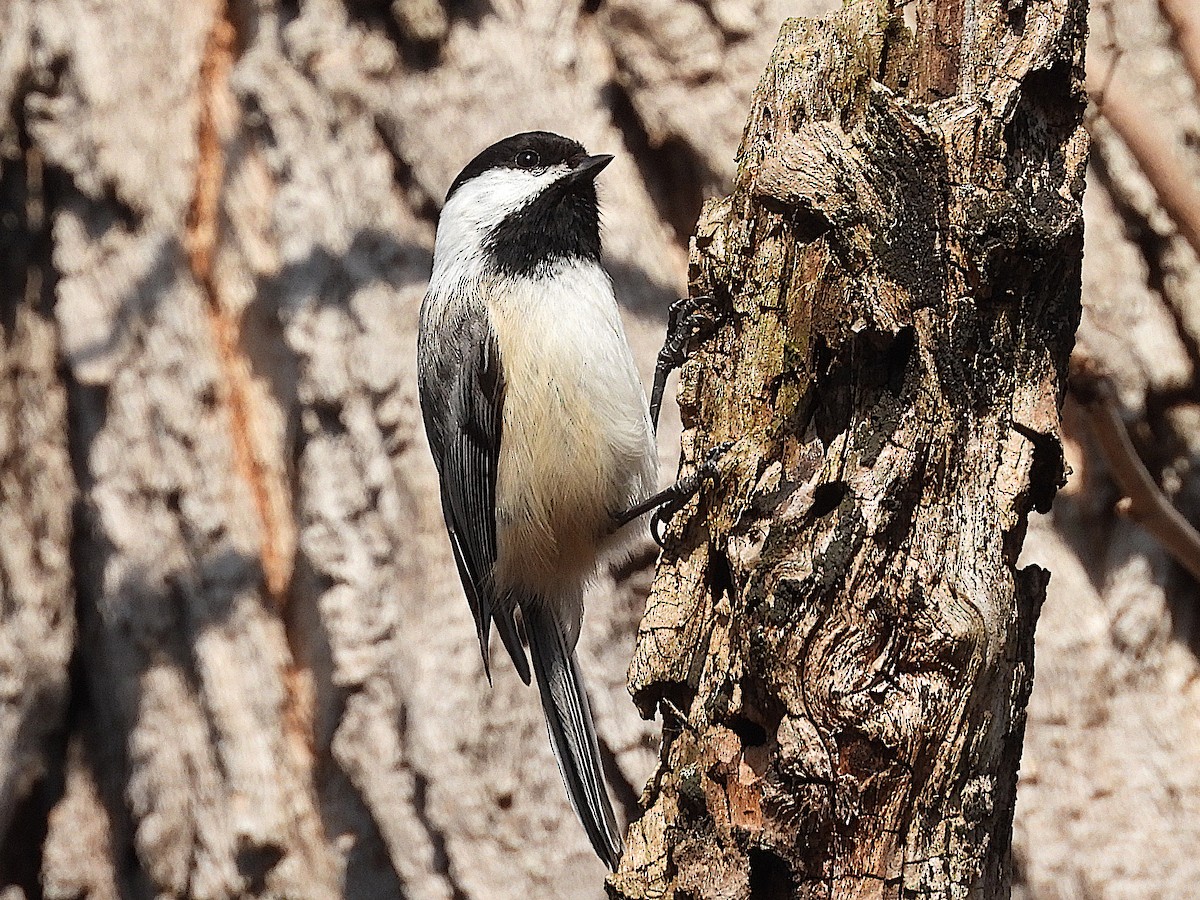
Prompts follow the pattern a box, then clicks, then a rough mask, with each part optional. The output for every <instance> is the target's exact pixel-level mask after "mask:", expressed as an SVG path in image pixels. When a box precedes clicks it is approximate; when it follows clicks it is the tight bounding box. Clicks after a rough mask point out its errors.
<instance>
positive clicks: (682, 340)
mask: <svg viewBox="0 0 1200 900" xmlns="http://www.w3.org/2000/svg"><path fill="white" fill-rule="evenodd" d="M713 299H714V298H713V296H712V295H711V294H704V295H702V296H700V297H684V298H683V299H682V300H676V301H675V302H674V303H672V304H671V306H670V308H669V309H668V310H667V337H666V339H665V340H664V341H663V346H662V349H661V350H659V351H658V363H657V365H655V367H654V388H653V390H651V392H650V421H651V422H652V423H653V425H654V431H655V433H657V432H658V413H659V410H661V409H662V399H663V391H664V390H666V387H667V376H668V375H670V374H671V372H673V371H674V370H675V369H678V368H679V367H680V366H681V365H683V363H684V361H685V360H686V359H687V350H688V345H689V344H690V343H691V342H692V341H693V340H696V339H699V338H705V337H708V336H709V335H711V334H712V333H713V332H714V331H716V330H717V329H718V328H719V327H720V326H721V324H722V323H723V322H725V320H726V319H727V318H728V314H727V313H721V312H717V311H716V310H714V309H713V308H712V306H711V304H712V302H713Z"/></svg>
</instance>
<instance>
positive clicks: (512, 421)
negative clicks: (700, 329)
mask: <svg viewBox="0 0 1200 900" xmlns="http://www.w3.org/2000/svg"><path fill="white" fill-rule="evenodd" d="M612 160H613V156H611V155H609V154H599V155H591V154H589V153H588V152H587V151H586V150H585V149H584V147H583V145H582V144H580V143H579V142H578V141H575V140H572V139H570V138H567V137H563V136H561V135H558V134H554V133H551V132H547V131H529V132H524V133H521V134H515V135H512V136H511V137H506V138H504V139H503V140H500V141H497V142H496V143H494V144H492V145H491V146H489V147H487V148H486V149H485V150H483V151H482V152H480V153H479V154H478V155H477V156H475V157H474V159H472V160H471V161H470V162H469V163H467V165H466V166H465V167H464V168H463V170H462V171H461V172H460V173H459V174H458V176H457V177H456V178H455V179H454V181H453V183H452V184H451V185H450V189H449V191H448V192H447V194H446V201H445V204H444V206H443V207H442V210H441V213H440V216H439V219H438V225H437V234H436V237H435V241H434V254H433V273H432V275H431V278H430V282H429V289H428V291H427V293H426V295H425V299H424V301H423V302H422V304H421V312H420V321H419V327H418V338H417V366H418V388H419V396H420V403H421V411H422V417H423V419H424V424H425V429H426V434H427V436H428V440H429V446H430V450H431V452H432V454H433V458H434V463H435V466H436V468H437V471H438V476H439V483H440V488H441V503H442V512H443V515H444V518H445V523H446V530H447V533H448V535H449V539H450V545H451V548H452V551H453V555H454V559H455V562H456V564H457V568H458V573H459V576H460V578H461V581H462V584H463V590H464V593H465V594H466V596H467V600H468V603H469V605H470V608H471V612H472V613H473V615H474V619H475V626H476V634H477V637H478V640H479V646H480V650H481V652H482V655H483V666H484V671H485V673H486V674H487V677H488V680H489V682H490V680H491V671H490V666H489V662H488V649H489V641H490V634H491V628H492V626H493V625H494V626H495V629H496V631H497V633H498V634H499V636H500V640H501V642H502V644H503V645H504V647H505V649H506V650H507V651H508V655H509V657H510V658H511V659H512V663H513V665H514V667H515V668H516V671H517V673H518V675H519V676H520V677H521V679H522V680H523V681H524V682H525V684H527V685H528V684H529V683H530V675H531V666H532V675H533V677H534V678H535V679H536V682H537V685H538V689H539V693H540V696H541V702H542V707H543V711H544V713H545V719H546V726H547V731H548V733H549V737H550V745H551V747H552V749H553V751H554V756H555V758H556V760H557V762H558V768H559V772H560V774H561V775H562V779H563V782H564V784H565V785H566V789H567V795H568V797H569V799H570V802H571V805H572V807H573V808H574V810H575V813H576V815H577V816H578V818H579V820H580V822H581V823H582V825H583V828H584V830H585V831H586V833H587V836H588V839H589V841H590V842H591V845H592V847H593V849H594V850H595V851H596V854H597V855H598V856H599V857H600V859H601V861H603V862H604V863H605V864H606V865H607V866H608V867H609V869H610V870H613V871H615V870H616V868H617V866H618V863H619V860H620V856H621V854H622V852H623V845H622V840H621V834H620V831H619V829H618V827H617V823H616V816H615V815H614V812H613V807H612V803H611V801H610V799H609V796H608V792H607V790H606V787H605V783H604V778H603V775H602V770H601V764H600V754H599V749H598V744H597V740H596V731H595V726H594V724H593V720H592V714H591V709H590V706H589V703H588V696H587V692H586V689H585V686H584V682H583V677H582V673H581V671H580V666H579V660H578V657H577V654H576V652H575V648H576V644H577V642H578V640H579V634H580V628H581V625H582V621H583V607H584V594H585V591H586V589H587V587H588V585H589V583H590V582H591V581H592V579H593V578H594V576H595V573H596V571H597V566H598V562H599V560H600V559H601V557H602V556H603V555H605V554H607V553H612V552H620V551H622V550H625V551H626V552H628V551H629V550H630V549H631V547H632V545H633V544H632V542H633V539H634V536H635V535H636V529H635V523H636V522H637V521H638V520H639V518H640V516H641V515H642V514H643V513H645V512H646V511H648V510H649V509H651V508H653V507H654V505H655V503H656V502H657V501H656V496H657V495H655V493H654V492H655V488H656V486H657V481H658V456H657V451H656V448H655V440H654V431H655V426H654V423H652V421H651V417H650V413H649V408H648V406H647V402H646V395H645V391H644V389H643V386H642V383H641V379H640V378H639V376H638V372H637V369H636V367H635V364H634V359H633V354H632V352H631V350H630V348H629V344H628V341H627V339H626V337H625V331H624V328H623V326H622V323H621V317H620V313H619V312H618V308H617V301H616V296H615V293H614V289H613V284H612V280H611V279H610V277H609V275H608V274H607V272H606V271H605V269H604V267H603V266H602V265H601V259H600V250H601V238H600V212H599V204H598V199H597V194H596V178H597V176H598V175H599V174H600V173H601V172H602V171H603V170H604V169H605V167H606V166H608V164H609V163H610V162H611V161H612ZM518 619H519V622H520V626H518ZM522 630H523V633H524V637H525V639H526V641H527V643H528V648H529V656H528V659H527V658H526V655H525V649H524V646H523V643H522V639H521V635H522Z"/></svg>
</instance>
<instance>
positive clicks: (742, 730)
mask: <svg viewBox="0 0 1200 900" xmlns="http://www.w3.org/2000/svg"><path fill="white" fill-rule="evenodd" d="M727 724H728V725H729V729H730V731H732V732H733V733H734V734H736V735H737V736H738V737H739V738H741V739H742V745H743V746H745V747H761V746H762V745H763V744H765V743H766V742H767V729H765V728H763V726H762V725H759V724H758V723H757V722H755V721H753V720H752V719H747V718H746V717H745V716H734V717H733V718H731V719H730V720H729V722H728V723H727Z"/></svg>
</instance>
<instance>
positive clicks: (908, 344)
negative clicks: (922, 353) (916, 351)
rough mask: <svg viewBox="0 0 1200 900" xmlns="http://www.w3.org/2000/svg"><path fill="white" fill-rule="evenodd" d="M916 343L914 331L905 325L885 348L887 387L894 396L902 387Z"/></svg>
mask: <svg viewBox="0 0 1200 900" xmlns="http://www.w3.org/2000/svg"><path fill="white" fill-rule="evenodd" d="M916 343H917V333H916V331H915V330H914V329H913V327H912V326H911V325H905V326H904V327H903V328H901V329H900V330H899V331H897V332H896V337H895V339H894V340H893V341H892V343H891V344H890V345H889V346H888V348H887V351H886V353H885V355H884V361H885V363H886V365H887V373H888V387H889V388H890V389H891V391H892V393H894V394H899V393H900V391H901V389H902V388H903V387H904V373H905V372H906V371H907V370H908V363H909V360H911V359H912V355H913V348H914V347H915V346H916Z"/></svg>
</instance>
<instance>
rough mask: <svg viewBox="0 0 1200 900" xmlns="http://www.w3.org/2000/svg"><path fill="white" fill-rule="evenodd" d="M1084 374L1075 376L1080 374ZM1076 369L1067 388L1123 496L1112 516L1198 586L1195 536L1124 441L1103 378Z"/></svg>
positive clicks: (1199, 554)
mask: <svg viewBox="0 0 1200 900" xmlns="http://www.w3.org/2000/svg"><path fill="white" fill-rule="evenodd" d="M1081 368H1082V369H1084V370H1085V371H1084V372H1082V373H1081V372H1080V369H1081ZM1086 369H1087V364H1086V363H1085V364H1084V365H1083V366H1079V365H1078V363H1077V365H1076V367H1075V369H1074V370H1073V371H1072V373H1071V388H1072V392H1073V393H1074V394H1075V396H1076V398H1077V399H1078V400H1079V401H1080V403H1081V404H1082V406H1083V408H1084V410H1085V411H1086V412H1087V415H1088V422H1089V423H1090V424H1091V426H1092V431H1093V432H1094V433H1095V435H1096V441H1097V442H1098V443H1099V445H1100V450H1101V452H1102V453H1103V454H1104V461H1105V462H1106V463H1107V464H1108V468H1109V471H1110V472H1111V473H1112V477H1113V481H1115V482H1116V483H1117V486H1118V487H1119V488H1120V489H1121V493H1122V494H1124V495H1125V496H1124V497H1123V498H1122V499H1121V501H1120V502H1119V503H1118V504H1117V511H1118V512H1119V513H1121V515H1123V516H1127V517H1128V518H1130V519H1132V520H1133V521H1134V522H1137V523H1138V524H1139V525H1141V526H1142V528H1144V529H1145V530H1146V531H1147V532H1148V533H1149V534H1150V536H1151V537H1153V538H1154V539H1155V540H1156V541H1158V542H1159V543H1160V544H1162V546H1163V548H1164V549H1165V550H1166V551H1167V552H1168V553H1170V554H1171V556H1172V557H1173V558H1174V559H1175V561H1176V562H1178V563H1179V564H1180V565H1181V566H1183V567H1184V568H1185V569H1187V570H1188V572H1190V573H1191V575H1192V577H1193V578H1195V579H1196V580H1197V581H1200V533H1197V531H1196V529H1195V528H1193V527H1192V525H1191V523H1190V522H1188V520H1187V519H1185V518H1184V517H1183V515H1182V514H1181V513H1180V512H1179V510H1177V509H1176V508H1175V507H1174V506H1173V505H1172V504H1171V501H1169V500H1168V499H1167V498H1166V496H1165V495H1164V494H1163V492H1162V490H1161V489H1160V488H1159V486H1158V485H1157V484H1156V483H1155V481H1154V479H1153V477H1151V475H1150V472H1149V471H1148V470H1147V469H1146V466H1145V464H1144V463H1143V462H1142V459H1141V457H1140V456H1139V455H1138V452H1137V448H1136V447H1134V446H1133V441H1132V440H1131V439H1130V437H1129V430H1128V429H1127V428H1126V427H1125V422H1124V421H1123V420H1122V418H1121V415H1120V413H1119V412H1118V410H1117V404H1116V402H1115V400H1114V399H1113V389H1112V385H1111V384H1110V383H1109V381H1108V378H1107V377H1105V376H1104V375H1101V374H1099V373H1095V372H1087V371H1086Z"/></svg>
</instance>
